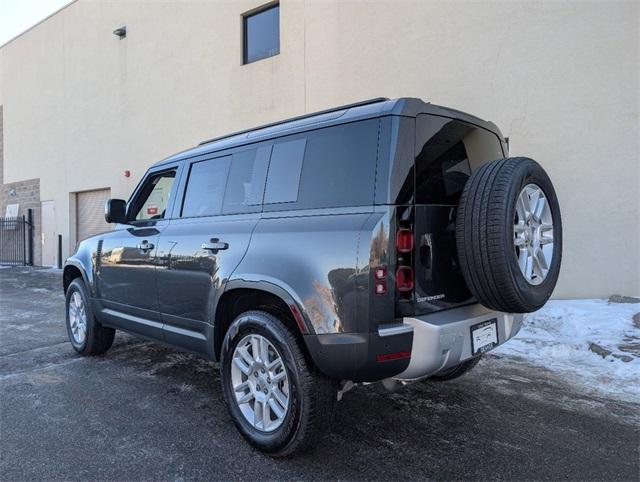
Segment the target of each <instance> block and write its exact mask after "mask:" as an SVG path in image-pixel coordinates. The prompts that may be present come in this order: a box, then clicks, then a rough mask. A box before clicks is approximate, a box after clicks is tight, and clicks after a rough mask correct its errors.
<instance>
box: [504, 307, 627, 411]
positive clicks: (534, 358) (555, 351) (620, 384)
mask: <svg viewBox="0 0 640 482" xmlns="http://www.w3.org/2000/svg"><path fill="white" fill-rule="evenodd" d="M638 312H640V303H625V304H619V303H609V302H607V300H552V301H549V302H548V303H547V304H546V305H545V306H544V307H543V308H542V309H541V310H539V311H537V312H535V313H531V314H529V315H526V316H525V322H524V326H523V327H522V330H521V331H520V333H519V334H518V335H517V336H516V337H515V338H514V339H512V340H510V341H509V342H507V343H505V344H504V345H502V346H500V347H499V348H497V349H496V350H495V353H500V354H503V355H506V356H517V357H521V358H523V359H525V360H527V361H528V362H530V363H532V364H534V365H537V366H541V367H544V368H547V369H549V370H552V371H554V372H556V373H558V374H560V375H561V376H563V377H564V378H565V379H567V380H568V381H569V382H570V383H574V384H577V385H581V386H583V387H584V388H586V389H588V390H592V391H596V392H599V393H600V394H603V395H606V396H610V397H613V398H620V399H624V400H631V401H634V402H640V352H639V351H638V347H639V346H640V345H639V344H640V329H639V328H638V327H636V326H635V325H634V323H633V316H634V314H636V313H638ZM593 344H595V345H597V347H598V348H603V349H604V351H603V352H602V351H600V350H597V349H596V351H600V354H598V353H596V352H595V351H593V348H594V347H593V346H592V345H593ZM590 347H591V348H592V349H590ZM606 352H610V354H607V355H606V356H603V353H606ZM624 360H627V361H624Z"/></svg>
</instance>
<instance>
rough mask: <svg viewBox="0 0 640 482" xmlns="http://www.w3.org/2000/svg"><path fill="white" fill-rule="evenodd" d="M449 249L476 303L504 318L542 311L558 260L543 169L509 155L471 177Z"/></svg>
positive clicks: (552, 202) (557, 235)
mask: <svg viewBox="0 0 640 482" xmlns="http://www.w3.org/2000/svg"><path fill="white" fill-rule="evenodd" d="M541 199H542V201H540V200H541ZM531 206H535V209H533V208H531ZM521 218H522V219H521ZM456 243H457V251H458V259H459V262H460V266H461V269H462V274H463V276H464V279H465V281H466V283H467V286H468V287H469V290H470V291H471V293H472V294H473V295H474V296H475V298H476V299H477V300H478V301H479V302H480V303H482V304H483V305H485V306H486V307H488V308H491V309H493V310H497V311H502V312H507V313H529V312H532V311H536V310H538V309H539V308H541V307H542V306H543V305H544V304H545V303H546V302H547V300H548V299H549V297H550V296H551V293H552V292H553V289H554V287H555V285H556V282H557V280H558V275H559V273H560V263H561V258H562V222H561V219H560V207H559V205H558V198H557V196H556V193H555V190H554V188H553V185H552V183H551V180H550V179H549V176H548V175H547V173H546V172H545V171H544V169H543V168H542V167H541V166H540V165H539V164H538V163H537V162H535V161H534V160H533V159H528V158H525V157H515V158H509V159H501V160H497V161H492V162H489V163H487V164H485V165H483V166H482V167H480V168H479V169H478V170H477V171H475V172H474V173H473V175H472V176H471V177H470V178H469V181H468V182H467V184H466V185H465V188H464V190H463V192H462V195H461V197H460V203H459V205H458V213H457V218H456ZM533 253H535V255H533ZM549 253H551V254H549ZM549 258H550V261H549ZM545 265H546V267H545Z"/></svg>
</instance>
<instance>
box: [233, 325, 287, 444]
mask: <svg viewBox="0 0 640 482" xmlns="http://www.w3.org/2000/svg"><path fill="white" fill-rule="evenodd" d="M231 384H232V385H233V390H234V394H235V399H236V403H237V404H238V407H239V408H240V411H241V412H242V415H244V417H245V419H246V420H247V422H249V423H250V424H251V425H252V426H253V427H254V428H256V429H258V430H260V431H263V432H272V431H273V430H275V429H277V428H278V427H280V425H282V422H283V421H284V419H285V417H286V415H287V411H288V410H289V377H288V375H287V370H286V368H285V366H284V363H283V362H282V357H281V356H280V353H278V350H276V348H275V347H274V346H273V345H272V344H271V342H269V340H267V339H266V338H265V337H264V336H261V335H259V334H250V335H247V336H245V337H244V338H243V339H242V340H240V342H239V343H238V344H237V345H236V347H235V350H234V351H233V364H232V366H231Z"/></svg>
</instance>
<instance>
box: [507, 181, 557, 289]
mask: <svg viewBox="0 0 640 482" xmlns="http://www.w3.org/2000/svg"><path fill="white" fill-rule="evenodd" d="M513 237H514V242H513V244H514V248H515V254H516V259H517V260H518V266H520V272H521V273H522V275H523V276H524V279H526V280H527V281H528V282H529V283H531V284H532V285H539V284H540V283H542V282H543V281H544V280H545V278H546V277H547V274H548V273H549V267H550V266H551V263H552V262H553V215H552V214H551V208H550V206H549V201H548V200H547V197H546V195H545V193H544V191H543V190H542V188H541V187H540V186H538V185H536V184H527V185H526V186H525V187H524V188H522V191H520V194H519V195H518V199H517V201H516V214H515V219H514V221H513Z"/></svg>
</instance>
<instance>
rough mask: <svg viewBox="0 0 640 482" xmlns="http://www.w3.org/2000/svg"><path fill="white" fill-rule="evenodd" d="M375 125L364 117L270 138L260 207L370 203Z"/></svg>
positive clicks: (375, 158) (357, 204)
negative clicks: (264, 189)
mask: <svg viewBox="0 0 640 482" xmlns="http://www.w3.org/2000/svg"><path fill="white" fill-rule="evenodd" d="M378 126H379V120H378V119H370V120H365V121H360V122H354V123H350V124H343V125H339V126H335V127H327V128H324V129H318V130H315V131H310V132H306V133H304V134H297V135H292V136H288V137H284V138H282V139H280V140H279V141H276V143H275V144H274V146H273V153H272V155H271V164H270V165H269V174H268V177H267V187H266V191H265V199H264V204H265V206H264V209H265V211H278V210H285V209H312V208H328V207H347V206H365V205H371V204H373V196H374V184H375V173H376V160H377V153H378Z"/></svg>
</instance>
